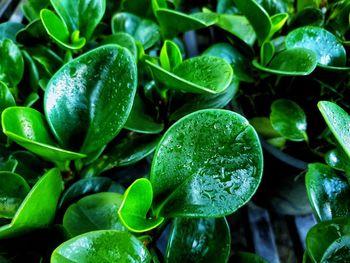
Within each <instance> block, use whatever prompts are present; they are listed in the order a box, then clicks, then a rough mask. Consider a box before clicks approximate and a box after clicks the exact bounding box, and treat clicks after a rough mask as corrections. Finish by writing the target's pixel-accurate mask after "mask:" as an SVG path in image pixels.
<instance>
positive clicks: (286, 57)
mask: <svg viewBox="0 0 350 263" xmlns="http://www.w3.org/2000/svg"><path fill="white" fill-rule="evenodd" d="M253 66H254V67H256V68H257V69H259V70H261V71H265V72H268V73H272V74H277V75H282V76H305V75H309V74H311V73H312V72H313V71H314V69H315V68H316V66H317V57H316V54H315V52H313V51H312V50H308V49H305V48H293V49H288V50H285V51H282V52H280V53H278V54H277V55H276V56H275V57H274V58H273V59H272V61H271V62H270V64H269V65H268V66H267V67H263V66H262V65H260V64H259V63H258V62H257V61H256V60H254V61H253Z"/></svg>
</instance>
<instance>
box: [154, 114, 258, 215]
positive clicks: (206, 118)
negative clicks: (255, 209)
mask: <svg viewBox="0 0 350 263" xmlns="http://www.w3.org/2000/svg"><path fill="white" fill-rule="evenodd" d="M262 160H263V159H262V152H261V146H260V143H259V140H258V137H257V134H256V132H255V130H254V129H253V128H252V126H250V125H249V123H248V121H247V120H246V119H245V118H243V117H242V116H240V115H239V114H237V113H234V112H230V111H226V110H202V111H197V112H195V113H192V114H190V115H187V116H186V117H184V118H182V119H181V120H179V121H178V122H176V123H175V124H174V125H173V126H172V127H171V128H170V129H169V130H168V131H167V132H166V133H165V135H164V136H163V138H162V140H161V142H160V143H159V145H158V148H157V150H156V153H155V156H154V159H153V164H152V170H151V182H152V186H153V191H154V196H155V204H156V207H157V209H156V214H157V215H158V214H160V215H162V216H171V217H176V216H189V217H198V216H199V217H207V216H210V217H220V216H224V215H227V214H230V213H233V212H234V211H236V210H237V209H238V208H239V207H241V206H242V205H244V204H245V203H246V202H247V201H248V200H249V199H250V198H251V196H252V195H253V194H254V193H255V191H256V189H257V187H258V185H259V183H260V180H261V175H262Z"/></svg>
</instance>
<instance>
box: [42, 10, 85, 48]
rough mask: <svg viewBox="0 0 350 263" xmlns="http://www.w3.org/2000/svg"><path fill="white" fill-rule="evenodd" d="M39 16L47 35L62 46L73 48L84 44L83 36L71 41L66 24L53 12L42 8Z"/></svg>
mask: <svg viewBox="0 0 350 263" xmlns="http://www.w3.org/2000/svg"><path fill="white" fill-rule="evenodd" d="M40 18H41V21H42V23H43V25H44V28H45V29H46V31H47V33H48V34H49V36H51V37H52V38H53V40H55V41H56V42H57V43H58V44H59V45H61V46H62V47H64V48H68V49H73V50H75V49H81V48H82V47H83V46H85V43H86V39H85V38H79V39H76V40H75V41H74V42H73V41H71V39H70V33H69V31H68V28H67V26H66V25H65V24H64V22H63V21H62V20H60V18H59V17H58V16H57V15H56V14H55V13H54V12H52V11H50V10H48V9H42V10H41V12H40Z"/></svg>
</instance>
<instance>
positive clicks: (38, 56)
mask: <svg viewBox="0 0 350 263" xmlns="http://www.w3.org/2000/svg"><path fill="white" fill-rule="evenodd" d="M27 51H28V53H29V54H30V55H31V56H32V58H33V60H34V61H35V62H36V63H37V65H38V66H41V67H38V68H39V69H43V70H42V71H45V72H42V71H41V72H40V73H41V77H43V75H44V74H45V75H47V76H48V77H49V78H51V76H52V75H53V74H55V73H56V71H57V70H58V69H59V68H60V67H61V66H62V64H63V61H62V59H61V58H60V57H59V56H58V55H57V54H56V53H55V52H53V51H52V50H51V49H49V48H47V47H45V46H43V45H36V46H35V47H31V48H27Z"/></svg>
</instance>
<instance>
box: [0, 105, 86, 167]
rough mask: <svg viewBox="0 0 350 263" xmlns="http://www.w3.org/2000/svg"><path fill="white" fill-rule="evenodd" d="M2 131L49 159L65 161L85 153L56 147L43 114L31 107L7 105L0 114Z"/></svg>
mask: <svg viewBox="0 0 350 263" xmlns="http://www.w3.org/2000/svg"><path fill="white" fill-rule="evenodd" d="M1 125H2V129H3V132H4V133H5V134H6V135H7V136H8V137H9V138H10V139H12V140H13V141H15V142H16V143H18V144H19V145H21V146H22V147H24V148H26V149H28V150H29V151H32V152H34V153H36V154H37V155H40V156H42V157H43V158H45V159H48V160H50V161H67V160H76V159H80V158H84V157H85V156H86V155H84V154H80V153H75V152H71V151H67V150H63V149H61V148H58V147H57V145H56V143H55V141H54V140H53V139H52V138H51V135H50V133H49V128H48V127H47V124H46V121H45V119H44V116H43V115H42V114H41V113H40V112H38V111H36V110H34V109H31V108H26V107H9V108H7V109H6V110H4V111H3V113H2V115H1Z"/></svg>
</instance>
